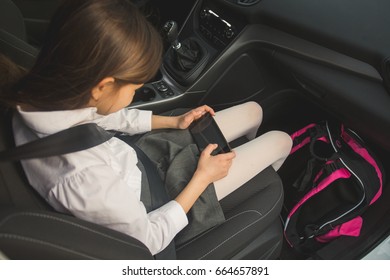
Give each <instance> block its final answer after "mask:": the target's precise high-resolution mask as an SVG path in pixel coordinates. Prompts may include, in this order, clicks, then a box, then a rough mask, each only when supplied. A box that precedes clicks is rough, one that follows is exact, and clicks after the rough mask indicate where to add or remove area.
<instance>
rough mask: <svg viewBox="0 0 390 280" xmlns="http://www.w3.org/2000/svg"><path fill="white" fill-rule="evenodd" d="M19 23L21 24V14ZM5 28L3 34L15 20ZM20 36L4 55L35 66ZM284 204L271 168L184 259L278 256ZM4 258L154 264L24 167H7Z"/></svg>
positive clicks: (0, 169) (7, 142)
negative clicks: (63, 205)
mask: <svg viewBox="0 0 390 280" xmlns="http://www.w3.org/2000/svg"><path fill="white" fill-rule="evenodd" d="M4 3H7V4H4ZM0 8H1V13H2V14H3V13H7V11H5V10H4V9H9V13H11V12H16V13H18V12H19V11H18V10H17V8H16V7H15V5H13V3H12V1H8V0H7V1H5V0H2V2H1V7H0ZM15 8H16V10H15ZM17 18H18V20H19V22H18V25H20V24H21V23H22V18H21V16H20V12H19V16H18V17H17ZM3 19H4V18H3ZM15 19H16V18H13V17H11V18H10V19H9V21H10V22H11V21H12V22H13V21H14V20H15ZM0 24H1V25H0V30H2V33H1V34H3V31H4V30H6V28H5V26H8V23H7V22H6V21H3V20H2V21H1V22H0ZM20 30H22V31H23V30H24V29H23V27H21V28H20ZM20 30H19V31H20ZM14 31H15V32H16V28H15V30H14ZM6 33H8V34H10V33H9V32H8V31H4V34H6ZM22 33H23V32H22ZM22 33H21V34H19V35H23V34H22ZM14 34H16V33H14ZM15 38H17V39H18V40H20V41H23V40H22V37H17V35H12V36H10V37H2V38H1V42H2V43H1V44H0V52H2V53H5V54H7V55H8V56H10V58H11V59H13V60H14V61H15V62H17V63H20V64H21V65H23V66H28V65H30V64H29V63H31V61H33V60H34V59H33V56H29V55H30V54H31V55H33V53H29V55H26V53H24V54H23V55H22V54H21V53H19V50H20V49H19V48H18V47H17V46H21V45H23V46H27V45H28V43H26V42H25V41H23V43H21V44H20V45H15V44H14V42H16V41H15V40H14V39H15ZM7 39H10V41H7ZM18 42H19V41H18ZM30 47H31V46H30ZM27 48H29V47H27ZM24 59H25V60H24ZM30 59H32V60H30ZM11 118H12V110H5V109H1V108H0V150H6V149H9V148H10V147H13V146H14V142H13V133H12V126H11ZM282 204H283V186H282V182H281V179H280V177H279V176H278V174H277V173H276V172H275V171H274V170H273V169H272V168H271V167H269V168H267V169H265V170H264V171H262V172H261V173H259V174H258V175H257V176H256V177H254V178H253V179H252V180H250V181H249V182H247V183H246V184H245V185H244V186H242V187H240V188H239V189H238V190H236V191H235V192H233V193H232V194H231V195H229V196H227V197H225V198H224V199H223V200H222V201H221V205H222V208H223V210H224V213H225V217H226V222H224V223H223V224H221V225H219V226H216V227H214V228H212V229H210V230H208V231H206V232H204V233H203V234H201V235H199V236H197V237H196V238H194V239H192V240H190V241H189V242H187V243H185V244H184V245H182V246H180V247H177V248H176V256H177V259H183V260H184V259H275V258H277V257H278V256H279V254H280V250H281V247H282V243H283V231H282V226H281V222H280V219H279V214H280V211H281V208H282ZM0 253H3V255H5V256H6V257H8V258H10V259H153V256H152V255H151V253H150V252H149V250H148V249H147V248H146V246H145V245H144V244H142V243H141V242H139V241H138V240H136V239H134V238H132V237H130V236H128V235H125V234H123V233H120V232H117V231H114V230H111V229H108V228H105V227H102V226H99V225H97V224H93V223H90V222H86V221H83V220H80V219H78V218H76V217H73V216H70V215H65V214H61V213H57V212H55V211H54V210H53V209H52V208H51V207H50V206H49V205H48V204H47V203H46V202H45V201H44V200H43V199H42V198H41V197H40V196H39V195H38V194H37V193H36V192H35V191H34V190H33V188H32V187H31V186H30V185H29V183H28V181H27V179H26V177H25V175H24V172H23V169H22V167H21V165H20V163H19V162H0Z"/></svg>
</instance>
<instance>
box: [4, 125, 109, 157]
mask: <svg viewBox="0 0 390 280" xmlns="http://www.w3.org/2000/svg"><path fill="white" fill-rule="evenodd" d="M114 135H115V134H114V133H111V132H108V131H106V130H104V129H103V128H101V127H100V126H98V125H97V124H95V123H88V124H82V125H78V126H74V127H71V128H68V129H65V130H62V131H59V132H57V133H54V134H52V135H49V136H47V137H43V138H39V139H37V140H34V141H31V142H28V143H26V144H23V145H20V146H17V147H14V148H11V149H8V150H5V151H1V152H0V161H19V160H22V159H32V158H45V157H51V156H58V155H63V154H68V153H74V152H78V151H82V150H86V149H89V148H92V147H95V146H97V145H100V144H102V143H104V142H106V141H107V140H109V139H111V138H112V137H113V136H114Z"/></svg>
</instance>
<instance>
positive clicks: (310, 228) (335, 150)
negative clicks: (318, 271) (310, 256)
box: [284, 122, 384, 251]
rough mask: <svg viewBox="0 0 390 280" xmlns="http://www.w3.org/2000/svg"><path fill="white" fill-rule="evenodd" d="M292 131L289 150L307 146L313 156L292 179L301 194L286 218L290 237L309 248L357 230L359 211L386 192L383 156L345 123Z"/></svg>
mask: <svg viewBox="0 0 390 280" xmlns="http://www.w3.org/2000/svg"><path fill="white" fill-rule="evenodd" d="M291 137H292V139H293V143H294V144H293V148H292V151H291V154H293V153H296V152H297V151H300V150H301V149H302V150H303V149H309V150H310V159H309V160H308V162H307V166H306V169H305V170H304V172H303V173H302V174H301V176H300V177H299V178H298V179H297V181H296V182H295V183H294V185H295V187H296V188H297V189H298V190H299V191H300V192H301V193H302V196H301V199H300V200H299V202H298V203H296V204H295V205H294V206H293V207H292V209H291V210H290V212H289V214H288V216H287V219H286V221H285V226H284V233H285V238H286V240H287V242H288V243H289V244H290V245H291V246H292V247H295V248H297V249H298V250H303V251H308V250H310V249H313V248H315V247H316V246H318V245H319V244H318V243H324V242H329V241H331V240H333V239H335V238H337V237H339V236H342V235H347V236H359V235H360V229H361V227H362V225H363V219H362V217H361V215H362V214H363V212H364V211H365V210H366V209H367V208H368V207H369V206H370V205H371V204H373V203H374V202H375V201H376V200H377V199H378V198H379V197H380V196H381V193H382V186H383V181H384V173H383V168H382V167H381V164H380V162H379V161H378V160H377V159H376V157H375V156H374V154H373V153H372V152H371V151H369V150H368V148H367V147H366V145H365V144H364V142H363V141H362V139H361V138H360V137H359V136H358V135H357V134H356V133H355V132H353V131H352V130H350V129H347V128H345V127H344V126H343V125H335V126H331V125H330V124H328V122H324V123H318V124H310V125H308V126H306V127H304V128H302V129H301V130H299V131H297V132H295V133H294V134H292V135H291Z"/></svg>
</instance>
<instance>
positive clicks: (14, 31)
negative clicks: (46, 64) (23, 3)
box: [0, 0, 38, 68]
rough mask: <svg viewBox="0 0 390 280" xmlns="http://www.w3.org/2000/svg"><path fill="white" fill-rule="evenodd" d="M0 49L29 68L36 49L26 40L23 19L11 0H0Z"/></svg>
mask: <svg viewBox="0 0 390 280" xmlns="http://www.w3.org/2000/svg"><path fill="white" fill-rule="evenodd" d="M0 50H1V52H2V53H3V54H5V55H7V56H8V57H9V58H11V59H12V60H13V61H15V62H16V63H17V64H19V65H20V66H23V67H25V68H30V67H31V66H32V65H33V64H34V61H35V58H36V56H37V54H38V49H37V48H36V47H34V46H32V45H30V44H29V43H28V42H27V35H26V28H25V25H24V20H23V16H22V14H21V12H20V11H19V9H18V7H17V6H16V5H15V4H14V2H12V1H11V0H1V1H0Z"/></svg>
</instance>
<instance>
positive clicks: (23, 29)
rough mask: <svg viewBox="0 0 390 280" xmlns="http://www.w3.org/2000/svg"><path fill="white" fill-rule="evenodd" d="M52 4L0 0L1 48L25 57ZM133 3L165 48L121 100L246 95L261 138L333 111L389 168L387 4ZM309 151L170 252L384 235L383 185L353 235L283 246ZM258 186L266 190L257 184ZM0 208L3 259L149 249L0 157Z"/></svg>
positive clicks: (5, 137)
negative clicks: (50, 197) (57, 202)
mask: <svg viewBox="0 0 390 280" xmlns="http://www.w3.org/2000/svg"><path fill="white" fill-rule="evenodd" d="M59 2H60V0H4V1H3V0H2V1H1V3H0V51H1V52H2V53H3V54H5V55H7V56H8V57H10V58H11V59H12V60H13V61H14V62H16V63H17V64H19V65H20V66H22V67H25V68H29V67H31V66H32V65H33V63H34V59H35V57H36V55H37V54H38V52H39V48H40V46H41V45H42V43H43V42H44V34H45V30H46V28H47V25H48V24H49V20H50V18H51V15H52V14H53V12H54V10H55V9H56V7H57V6H58V4H59ZM132 2H134V3H135V4H136V5H137V6H138V7H139V8H140V9H141V10H142V11H143V12H144V13H145V15H146V16H147V17H148V18H149V19H150V21H151V22H152V23H153V24H154V25H155V27H156V28H157V29H158V30H159V31H160V32H161V35H162V36H163V38H164V42H165V53H164V57H163V63H162V65H161V67H160V71H159V72H158V74H157V75H156V76H155V77H154V78H153V79H152V80H151V81H149V82H148V83H146V84H145V85H144V86H143V87H142V88H140V89H139V90H137V92H136V96H135V99H134V102H133V103H132V104H131V105H130V108H139V109H145V110H152V111H153V113H155V114H163V113H164V112H167V111H170V110H173V109H175V108H193V107H196V106H199V105H202V104H207V105H209V106H211V107H212V108H213V109H214V110H216V111H217V110H221V109H224V108H227V107H230V106H233V105H237V104H241V103H244V102H247V101H255V102H257V103H259V104H260V105H261V106H262V108H263V111H264V119H263V123H262V125H261V126H260V129H259V131H258V135H260V134H262V133H264V132H267V131H269V130H275V129H276V130H282V131H285V132H287V133H289V134H291V133H293V132H294V131H296V130H298V129H300V128H302V127H303V126H305V125H307V124H309V123H313V122H318V121H322V120H331V121H338V122H342V123H343V124H345V125H346V126H347V127H349V128H351V129H353V130H354V131H356V132H357V133H358V134H359V135H360V136H361V137H362V138H363V139H364V141H365V142H366V144H367V146H369V147H370V148H371V150H373V151H374V152H375V153H376V154H377V156H378V157H379V159H380V160H381V162H382V164H383V168H384V171H385V173H387V174H389V173H390V129H389V128H390V30H389V29H388V28H387V27H388V26H389V25H390V18H389V17H388V15H387V11H388V10H389V8H390V2H387V1H385V0H374V1H373V0H359V1H356V0H354V1H352V0H346V1H343V2H342V3H340V1H337V0H329V1H326V2H324V1H313V0H298V1H282V0H191V1H179V0H165V1H159V0H137V1H136V0H133V1H132ZM11 117H12V112H10V110H5V109H2V110H1V122H0V130H1V133H0V151H3V150H7V149H10V148H11V147H13V146H14V143H13V136H12V129H11V121H10V119H11ZM241 141H246V139H239V142H241ZM236 144H237V143H231V145H232V146H233V147H234V145H236ZM254 156H261V155H254ZM306 161H307V158H305V157H302V158H296V157H294V158H288V159H287V161H286V162H285V164H284V166H283V167H282V168H281V169H280V170H279V171H278V172H275V171H274V170H273V169H272V168H271V167H270V168H267V169H266V170H264V171H262V172H261V173H259V174H258V175H257V176H256V177H255V178H253V179H252V180H251V181H249V182H248V183H246V184H245V185H244V186H242V187H241V188H239V189H238V190H237V191H235V192H234V193H233V194H232V195H230V196H228V197H226V198H225V199H223V200H222V201H221V205H222V207H223V209H224V213H225V216H226V222H225V223H223V224H221V225H219V226H217V227H215V228H212V229H210V230H209V231H207V232H205V233H203V234H202V235H200V236H198V237H196V238H195V239H193V240H191V241H190V242H188V243H187V244H184V245H183V246H181V247H179V248H176V258H177V259H179V260H181V259H183V260H184V259H280V260H295V259H360V258H362V257H364V256H365V255H366V254H367V253H368V252H370V251H371V250H372V249H373V248H374V247H376V246H377V245H378V244H379V243H380V242H381V241H383V240H384V239H385V238H386V237H387V236H388V234H389V232H390V206H389V204H388V203H387V202H386V201H388V199H389V198H388V196H390V193H389V188H390V186H389V183H388V182H387V181H385V183H384V187H383V190H382V195H381V197H380V199H379V200H378V201H377V202H376V203H375V204H373V205H371V206H370V207H369V208H368V209H367V211H366V212H365V213H364V214H363V216H364V225H363V228H362V232H361V234H360V236H359V237H339V238H337V239H335V240H333V241H332V242H329V243H325V244H323V245H322V246H321V247H320V248H318V250H316V251H315V252H314V253H313V254H311V255H307V254H303V253H302V252H299V251H296V250H295V249H293V248H291V247H290V246H289V245H288V244H287V243H286V241H285V238H284V236H283V221H284V217H285V215H286V211H288V207H289V206H291V204H293V203H294V201H293V198H292V196H290V192H291V191H290V190H291V187H292V183H293V181H294V180H295V179H296V177H297V175H298V174H299V173H300V170H302V169H303V168H304V166H305V164H306ZM254 185H256V186H257V187H258V186H260V187H259V188H260V189H261V190H262V191H261V192H259V193H256V194H253V192H251V190H252V189H253V186H254ZM233 201H234V203H233ZM237 201H238V202H240V203H239V206H235V207H232V206H231V205H237ZM0 215H1V216H0V253H2V254H3V255H4V256H6V257H7V258H9V259H153V256H152V255H151V254H150V252H149V251H148V250H147V248H146V247H145V246H144V245H143V244H142V243H141V242H139V241H137V240H135V239H134V238H131V237H130V236H127V235H125V234H122V233H119V232H116V231H113V230H110V229H107V228H104V227H101V226H99V225H96V224H92V223H89V222H86V221H82V220H80V219H77V218H75V217H72V216H69V215H64V214H61V213H56V212H55V211H54V210H53V209H52V208H51V207H50V206H49V205H47V203H46V202H45V201H44V200H43V199H41V198H40V197H39V196H38V195H37V194H36V193H35V191H34V190H33V189H32V187H30V186H29V184H28V182H27V180H26V178H25V176H24V174H23V170H22V167H21V165H20V163H19V162H0Z"/></svg>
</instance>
